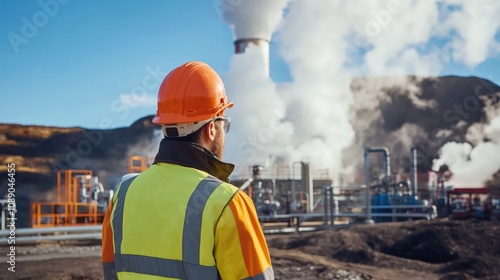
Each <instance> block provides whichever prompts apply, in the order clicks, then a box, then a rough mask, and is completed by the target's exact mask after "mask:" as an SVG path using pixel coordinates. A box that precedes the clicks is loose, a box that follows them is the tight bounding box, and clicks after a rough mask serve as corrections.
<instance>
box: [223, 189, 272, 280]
mask: <svg viewBox="0 0 500 280" xmlns="http://www.w3.org/2000/svg"><path fill="white" fill-rule="evenodd" d="M215 236H216V238H215V258H216V262H217V269H218V270H219V274H220V276H221V277H222V279H244V278H249V277H255V276H258V277H259V279H274V275H273V273H272V267H271V258H270V256H269V250H268V248H267V244H266V240H265V238H264V234H263V232H262V229H261V227H260V224H259V221H258V218H257V212H256V211H255V207H254V204H253V202H252V200H251V199H250V197H248V195H246V194H245V193H244V192H241V191H238V192H237V193H236V194H235V196H234V197H233V198H232V200H231V201H230V202H229V205H228V206H227V207H226V208H225V209H224V211H223V212H222V215H221V217H220V219H219V222H218V223H217V228H216V232H215ZM261 276H263V277H261Z"/></svg>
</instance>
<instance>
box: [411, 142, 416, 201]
mask: <svg viewBox="0 0 500 280" xmlns="http://www.w3.org/2000/svg"><path fill="white" fill-rule="evenodd" d="M410 162H411V170H410V172H411V196H413V197H415V195H416V189H417V184H418V176H417V148H415V147H413V148H411V152H410Z"/></svg>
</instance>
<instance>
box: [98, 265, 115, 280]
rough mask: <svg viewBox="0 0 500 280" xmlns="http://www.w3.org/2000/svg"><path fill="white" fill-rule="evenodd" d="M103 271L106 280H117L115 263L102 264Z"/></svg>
mask: <svg viewBox="0 0 500 280" xmlns="http://www.w3.org/2000/svg"><path fill="white" fill-rule="evenodd" d="M102 271H103V273H104V280H117V279H118V276H117V275H116V269H115V263H114V262H104V263H102Z"/></svg>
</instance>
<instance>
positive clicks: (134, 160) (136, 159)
mask: <svg viewBox="0 0 500 280" xmlns="http://www.w3.org/2000/svg"><path fill="white" fill-rule="evenodd" d="M146 169H148V159H147V158H146V157H143V156H131V157H129V159H128V173H141V172H143V171H144V170H146Z"/></svg>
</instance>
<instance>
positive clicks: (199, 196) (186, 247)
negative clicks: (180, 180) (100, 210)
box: [113, 177, 222, 279]
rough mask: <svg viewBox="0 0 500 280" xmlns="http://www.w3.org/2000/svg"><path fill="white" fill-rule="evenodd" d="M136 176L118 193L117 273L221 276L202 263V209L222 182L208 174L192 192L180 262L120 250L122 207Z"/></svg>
mask: <svg viewBox="0 0 500 280" xmlns="http://www.w3.org/2000/svg"><path fill="white" fill-rule="evenodd" d="M134 179H135V177H134V178H130V179H129V180H126V181H124V182H123V183H122V184H121V186H120V190H119V191H118V194H117V201H116V208H115V212H114V216H113V230H114V234H113V238H114V243H115V268H116V272H134V273H140V274H148V275H155V276H160V277H169V278H181V279H210V278H211V277H217V279H219V277H218V276H219V274H218V271H217V267H216V266H202V265H200V264H199V263H200V241H201V224H202V215H203V210H204V209H205V205H206V204H207V201H208V198H209V197H210V195H212V193H213V192H214V191H215V189H216V188H217V187H218V186H219V185H220V184H222V182H221V181H220V180H217V179H215V178H213V177H206V178H205V179H203V180H202V181H201V182H200V183H199V184H198V186H196V189H195V190H194V192H193V194H191V197H190V198H189V201H188V203H187V205H186V214H185V218H184V228H183V231H182V234H183V236H182V261H180V260H171V259H163V258H156V257H149V256H140V255H129V254H122V253H121V244H122V239H123V207H124V203H125V196H126V194H127V191H128V188H129V187H130V184H131V183H132V181H133V180H134Z"/></svg>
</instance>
